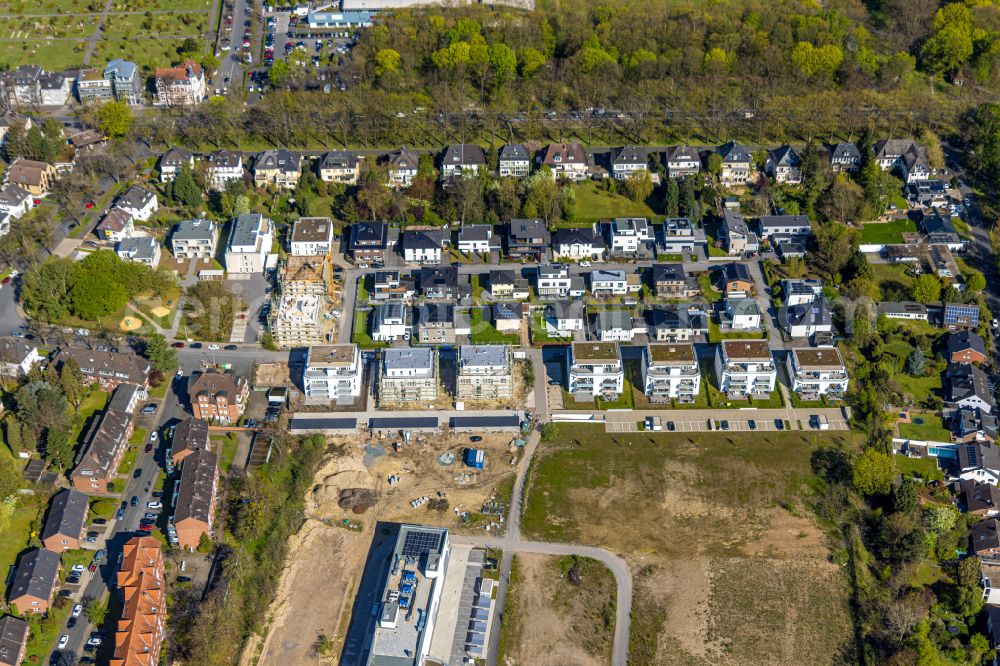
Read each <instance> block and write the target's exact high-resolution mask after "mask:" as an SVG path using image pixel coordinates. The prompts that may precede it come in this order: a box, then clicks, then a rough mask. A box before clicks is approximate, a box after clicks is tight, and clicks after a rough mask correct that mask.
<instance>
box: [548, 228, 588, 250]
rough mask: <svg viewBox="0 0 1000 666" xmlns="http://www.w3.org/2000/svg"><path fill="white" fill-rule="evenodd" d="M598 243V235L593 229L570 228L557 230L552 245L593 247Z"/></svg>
mask: <svg viewBox="0 0 1000 666" xmlns="http://www.w3.org/2000/svg"><path fill="white" fill-rule="evenodd" d="M597 242H598V240H597V235H596V234H595V233H594V230H593V228H592V227H568V228H563V229H556V231H555V233H554V234H553V235H552V243H553V244H554V245H556V246H560V245H587V246H593V245H594V244H596V243H597Z"/></svg>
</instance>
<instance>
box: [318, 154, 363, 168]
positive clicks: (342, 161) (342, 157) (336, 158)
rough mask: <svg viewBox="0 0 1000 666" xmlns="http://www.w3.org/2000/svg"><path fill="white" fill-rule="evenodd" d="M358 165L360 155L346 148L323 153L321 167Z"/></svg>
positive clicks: (350, 166) (351, 166)
mask: <svg viewBox="0 0 1000 666" xmlns="http://www.w3.org/2000/svg"><path fill="white" fill-rule="evenodd" d="M357 165H358V156H357V155H355V154H354V153H351V152H348V151H346V150H331V151H329V152H327V153H324V154H323V157H322V158H321V159H320V161H319V168H320V169H353V168H354V167H356V166H357Z"/></svg>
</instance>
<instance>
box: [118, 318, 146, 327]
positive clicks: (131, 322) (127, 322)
mask: <svg viewBox="0 0 1000 666" xmlns="http://www.w3.org/2000/svg"><path fill="white" fill-rule="evenodd" d="M118 328H120V329H121V330H123V331H137V330H139V329H140V328H142V320H141V319H139V318H138V317H129V316H125V317H122V320H121V321H120V322H119V323H118Z"/></svg>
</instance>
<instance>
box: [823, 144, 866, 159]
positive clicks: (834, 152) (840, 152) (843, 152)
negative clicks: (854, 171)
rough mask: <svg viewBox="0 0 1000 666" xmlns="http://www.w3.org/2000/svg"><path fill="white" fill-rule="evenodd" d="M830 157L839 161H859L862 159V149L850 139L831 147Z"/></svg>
mask: <svg viewBox="0 0 1000 666" xmlns="http://www.w3.org/2000/svg"><path fill="white" fill-rule="evenodd" d="M830 159H831V160H839V161H857V160H860V159H861V151H860V150H858V147H857V146H856V145H854V144H853V143H851V142H849V141H840V142H838V143H837V144H835V145H834V146H833V147H832V148H830Z"/></svg>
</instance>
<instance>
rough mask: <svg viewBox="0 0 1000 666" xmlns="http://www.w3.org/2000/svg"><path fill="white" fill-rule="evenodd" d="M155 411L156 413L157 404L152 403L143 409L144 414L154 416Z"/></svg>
mask: <svg viewBox="0 0 1000 666" xmlns="http://www.w3.org/2000/svg"><path fill="white" fill-rule="evenodd" d="M155 411H156V404H155V403H152V402H151V403H149V404H148V405H145V406H143V408H142V413H143V414H152V413H153V412H155Z"/></svg>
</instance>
